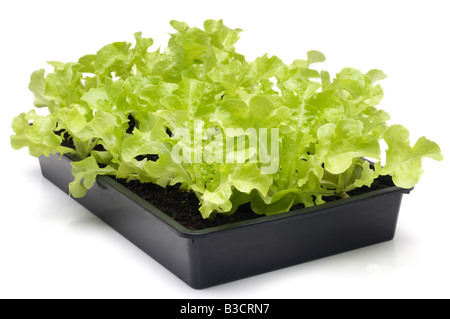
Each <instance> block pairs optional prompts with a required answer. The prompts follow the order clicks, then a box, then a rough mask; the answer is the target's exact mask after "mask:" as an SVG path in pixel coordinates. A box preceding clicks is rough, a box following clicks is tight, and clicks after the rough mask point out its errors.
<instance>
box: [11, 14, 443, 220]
mask: <svg viewBox="0 0 450 319" xmlns="http://www.w3.org/2000/svg"><path fill="white" fill-rule="evenodd" d="M171 25H172V27H173V28H174V29H175V30H176V32H175V33H173V34H171V37H170V40H169V43H168V45H167V47H166V48H165V50H164V51H161V50H159V49H157V50H154V51H152V50H149V48H150V47H151V46H152V45H153V40H152V39H149V38H143V37H142V34H141V33H136V34H135V39H136V44H135V46H134V47H132V45H131V44H130V43H127V42H116V43H112V44H109V45H106V46H105V47H103V48H102V49H100V50H99V51H98V52H97V53H96V54H91V55H86V56H83V57H82V58H80V59H79V61H78V62H76V63H61V62H50V65H51V66H53V68H54V71H53V72H51V73H49V74H47V75H46V74H45V71H44V70H39V71H36V72H34V73H33V74H32V76H31V83H30V86H29V88H30V90H31V91H32V92H33V93H34V95H35V100H34V105H35V106H36V107H37V108H45V109H47V110H48V115H46V116H42V115H38V114H37V113H36V112H35V111H34V110H32V111H30V112H29V113H27V114H21V115H19V116H18V117H16V118H15V119H14V121H13V125H12V127H13V130H14V133H15V135H13V136H11V144H12V147H13V148H14V149H20V148H23V147H28V148H29V151H30V154H31V155H32V156H35V157H39V156H41V155H43V156H49V155H50V154H61V155H64V154H71V155H72V156H74V157H75V158H77V161H74V162H73V163H72V167H73V175H74V181H73V182H72V183H71V184H70V192H71V195H72V196H74V197H83V196H84V195H85V194H86V192H87V191H88V190H89V189H90V188H91V187H92V186H93V185H94V183H95V180H96V177H97V176H98V175H111V176H114V177H116V178H120V179H126V180H128V181H133V180H137V181H140V182H142V183H156V184H158V185H160V186H163V187H165V186H167V185H176V184H180V187H182V188H184V189H185V190H187V191H192V192H194V193H195V194H196V195H197V197H198V198H199V201H200V205H201V206H200V208H199V211H200V213H201V214H202V216H203V217H204V218H208V217H209V216H211V215H212V214H217V213H226V214H231V213H233V212H235V211H236V209H237V208H238V207H239V206H240V205H243V204H246V203H250V205H251V208H252V209H253V211H254V212H255V213H257V214H277V213H282V212H286V211H289V210H290V208H291V207H292V206H293V205H296V204H304V205H305V206H313V205H319V204H322V203H324V200H323V197H324V196H341V197H348V192H349V191H351V190H354V189H356V188H359V187H363V186H371V185H372V183H373V181H374V180H375V179H376V178H377V177H379V176H380V175H391V176H392V178H393V181H394V183H395V184H396V185H397V186H399V187H403V188H411V187H413V186H414V185H415V184H416V183H417V182H418V181H419V179H420V176H421V175H422V173H423V170H422V159H423V158H425V157H428V158H432V159H435V160H442V159H443V156H442V154H441V151H440V148H439V146H438V145H437V144H436V143H434V142H432V141H430V140H428V139H426V138H425V137H422V138H420V139H419V140H418V141H417V142H416V143H415V144H414V145H413V146H411V144H410V141H409V132H408V130H407V129H406V128H404V127H403V126H401V125H392V126H388V124H387V123H386V121H388V120H389V115H388V114H387V113H386V112H385V111H383V110H381V109H378V108H377V105H378V104H379V103H380V101H381V100H382V98H383V90H382V88H381V86H380V85H379V84H377V83H378V81H379V80H382V79H384V78H385V77H386V75H385V74H384V73H383V72H382V71H380V70H370V71H369V72H367V73H363V72H361V71H359V70H357V69H354V68H344V69H343V70H342V71H341V72H339V73H338V74H336V76H335V78H334V79H331V77H330V74H329V73H328V72H326V71H320V72H319V71H317V70H316V69H314V68H312V67H311V66H312V65H313V64H316V63H319V62H323V61H324V60H325V56H324V55H323V54H322V53H320V52H318V51H309V52H308V53H307V56H306V59H299V60H295V61H293V62H292V63H291V64H285V63H284V62H283V61H282V60H280V59H279V58H278V57H276V56H272V57H269V56H268V55H263V56H261V57H258V58H257V59H255V60H254V61H247V60H246V58H245V57H244V55H242V54H239V53H237V52H236V50H235V44H236V42H237V41H238V39H239V33H240V32H241V30H240V29H231V28H229V27H227V26H225V25H224V24H223V22H222V20H219V21H215V20H207V21H206V22H205V23H204V28H203V29H200V28H191V27H189V26H188V25H187V24H186V23H183V22H178V21H172V22H171ZM382 141H384V142H385V143H386V144H387V147H388V149H387V150H386V161H385V162H383V163H382V162H381V152H382V151H383V150H382V149H381V146H380V145H382V144H380V142H382ZM64 145H65V146H64ZM362 158H368V159H371V160H372V161H373V162H374V163H375V165H373V166H371V165H370V164H369V162H367V161H365V160H363V159H362Z"/></svg>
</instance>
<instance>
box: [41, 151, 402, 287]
mask: <svg viewBox="0 0 450 319" xmlns="http://www.w3.org/2000/svg"><path fill="white" fill-rule="evenodd" d="M39 161H40V164H41V168H42V173H43V175H44V176H45V177H46V178H47V179H48V180H50V181H51V182H52V183H54V184H55V185H56V186H58V187H59V188H60V189H62V190H63V191H65V192H66V193H68V184H69V183H70V182H71V181H72V180H73V176H72V174H71V165H70V161H71V160H70V159H69V158H68V157H65V156H64V157H62V158H61V159H60V157H59V156H56V155H52V156H50V157H49V158H47V157H41V158H40V159H39ZM404 193H409V190H405V189H401V188H398V187H391V188H387V189H383V190H379V191H374V192H372V193H370V194H364V195H359V196H355V197H352V198H350V199H346V200H341V201H335V202H332V203H328V204H325V205H321V206H318V207H312V208H307V209H301V210H297V211H295V212H290V213H285V214H279V215H274V216H263V217H260V218H257V219H254V220H251V221H245V222H239V223H235V224H230V225H226V226H219V227H214V228H208V229H206V230H198V231H193V230H188V229H186V228H185V227H183V226H181V225H180V224H178V223H177V222H175V221H174V220H173V219H171V218H170V217H168V216H167V215H165V214H164V213H162V212H161V211H160V210H159V209H157V208H155V207H154V206H152V205H150V204H149V203H148V202H146V201H144V200H143V199H141V198H140V197H138V196H137V195H135V194H133V193H132V192H130V191H129V190H128V189H126V188H125V187H124V186H122V185H121V184H119V183H117V182H116V181H115V180H114V179H112V178H110V177H107V176H100V177H99V178H98V180H97V184H96V185H95V186H94V188H93V189H91V190H90V191H89V192H88V195H87V196H86V197H84V198H81V199H76V200H77V201H78V202H79V203H81V204H82V205H83V206H85V207H86V208H87V209H89V210H90V211H91V212H92V213H94V214H95V215H97V216H98V217H99V218H100V219H102V220H103V221H104V222H105V223H107V224H108V225H110V226H111V227H112V228H114V229H115V230H116V231H118V232H119V233H120V234H122V235H123V236H124V237H126V238H127V239H128V240H130V241H131V242H132V243H134V244H135V245H136V246H138V247H139V248H140V249H142V250H143V251H145V252H146V253H147V254H149V255H150V256H152V257H153V258H154V259H155V260H156V261H158V262H159V263H161V264H162V265H163V266H165V267H166V268H167V269H168V270H170V271H171V272H172V273H174V274H175V275H176V276H178V277H179V278H180V279H182V280H183V281H184V282H186V283H187V284H188V285H190V286H191V287H193V288H196V289H203V288H206V287H210V286H214V285H218V284H221V283H226V282H229V281H233V280H237V279H241V278H245V277H249V276H253V275H257V274H261V273H264V272H268V271H272V270H276V269H280V268H284V267H288V266H291V265H295V264H299V263H304V262H308V261H312V260H315V259H319V258H323V257H327V256H331V255H335V254H339V253H342V252H346V251H350V250H354V249H358V248H362V247H365V246H369V245H374V244H378V243H381V242H385V241H389V240H392V239H393V238H394V235H395V230H396V225H397V218H398V213H399V210H400V204H401V200H402V196H403V194H404Z"/></svg>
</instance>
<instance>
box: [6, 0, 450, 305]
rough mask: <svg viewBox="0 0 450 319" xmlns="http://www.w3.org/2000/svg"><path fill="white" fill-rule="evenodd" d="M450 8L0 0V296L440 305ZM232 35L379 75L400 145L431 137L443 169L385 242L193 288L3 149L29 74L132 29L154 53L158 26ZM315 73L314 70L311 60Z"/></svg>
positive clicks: (258, 49) (446, 283)
mask: <svg viewBox="0 0 450 319" xmlns="http://www.w3.org/2000/svg"><path fill="white" fill-rule="evenodd" d="M449 14H450V4H449V2H448V1H432V0H428V1H411V0H410V1H398V0H395V1H392V0H389V1H380V0H378V1H299V0H297V1H283V0H277V1H262V0H259V1H244V0H238V1H234V0H228V1H195V0H191V1H170V0H165V1H132V0H127V1H123V0H122V1H93V0H90V1H84V0H83V1H82V0H77V1H42V0H41V1H20V0H18V1H2V2H1V4H0V41H1V49H0V72H1V73H0V81H1V82H0V90H1V95H0V102H1V105H0V107H1V115H0V121H1V125H0V128H1V134H0V142H1V148H0V150H1V157H0V160H1V164H0V169H1V177H2V180H1V183H0V185H1V186H0V188H1V192H0V194H1V195H0V196H1V197H0V198H1V206H0V207H1V208H0V211H1V212H0V297H2V298H15V297H20V298H22V297H32V298H68V297H71V298H72V297H75V298H183V297H184V298H197V297H198V298H355V297H356V298H366V297H367V298H391V297H392V298H394V297H395V298H408V297H422V298H428V297H430V298H431V297H445V298H448V297H450V288H449V287H450V273H449V271H450V255H449V253H450V249H449V244H450V230H449V226H450V209H449V207H448V198H449V190H448V189H447V188H448V186H449V182H448V181H449V180H450V176H449V173H448V169H447V168H448V167H447V162H448V158H449V157H450V153H449V150H450V148H449V128H450V124H449V109H450V100H449V95H450V79H449V74H450V62H449V61H450V45H449V43H450V41H449V34H450V22H449V21H450V19H449ZM208 18H216V19H218V18H223V19H224V21H225V23H226V24H227V25H229V26H230V27H235V28H238V27H239V28H242V29H244V30H245V32H244V33H243V34H242V37H241V40H240V42H239V44H238V51H239V52H241V53H244V54H245V55H246V56H248V58H249V59H254V58H255V57H257V56H259V55H262V54H264V53H266V52H268V53H269V54H270V55H278V56H279V57H281V58H282V59H283V60H284V61H285V62H290V61H292V60H293V59H295V58H304V57H305V55H306V51H308V50H312V49H316V50H320V51H322V52H323V53H325V55H326V56H327V62H326V63H325V64H323V66H322V67H323V68H324V69H328V70H330V71H331V72H333V74H334V73H335V72H337V71H339V70H340V69H341V68H343V67H346V66H352V67H356V68H359V69H361V70H363V71H368V70H370V69H371V68H379V69H382V70H383V71H384V72H385V73H386V74H388V76H389V77H388V79H386V80H384V81H383V87H384V90H385V99H384V101H383V102H382V104H381V107H382V108H383V109H385V110H386V111H388V112H389V113H390V114H391V115H392V120H391V122H390V123H402V124H404V125H405V126H407V127H408V128H409V129H410V130H411V135H412V140H413V141H415V140H416V139H417V138H418V137H419V136H421V135H426V136H427V137H428V138H430V139H432V140H435V141H437V142H439V144H440V145H441V147H442V150H443V153H444V155H446V156H447V158H446V160H445V161H444V162H440V163H438V162H434V161H431V160H426V161H425V162H424V167H425V175H424V176H423V178H422V180H421V182H420V183H419V185H418V186H417V187H416V189H415V190H414V191H413V192H412V194H411V195H409V196H405V198H404V204H403V206H402V209H401V216H400V220H399V225H398V232H397V237H396V239H395V240H394V241H393V242H390V243H385V244H381V245H377V246H374V247H369V248H366V249H363V250H359V251H354V252H350V253H346V254H342V255H340V256H335V257H331V258H327V259H324V260H319V261H315V262H311V263H308V264H304V265H298V266H294V267H290V268H287V269H283V270H279V271H275V272H272V273H268V274H264V275H259V276H256V277H252V278H248V279H244V280H240V281H237V282H233V283H229V284H225V285H221V286H217V287H213V288H210V289H206V290H202V291H196V290H193V289H191V288H189V287H188V286H187V285H185V284H184V283H183V282H181V281H180V280H179V279H178V278H176V277H175V276H174V275H172V274H171V273H170V272H168V271H166V270H165V269H164V268H163V267H162V266H160V265H159V264H158V263H156V262H155V261H154V260H153V259H151V258H150V257H148V256H147V255H145V254H144V253H143V252H141V251H140V250H138V249H137V248H135V247H134V246H133V245H132V244H130V243H129V242H128V241H127V240H125V239H124V238H122V237H121V236H120V235H118V234H117V233H115V232H114V231H113V230H111V229H110V228H108V227H107V226H105V225H104V224H103V223H102V222H101V221H99V220H98V219H97V218H95V217H93V215H91V214H90V213H89V212H88V211H87V210H86V209H84V208H83V207H81V206H79V205H78V204H76V203H75V202H74V201H73V200H72V199H70V198H69V197H68V196H66V195H65V194H64V193H62V192H61V191H59V190H58V189H56V187H54V186H53V185H52V184H50V183H49V182H48V181H46V180H45V179H44V178H43V177H42V176H41V174H40V170H39V166H38V162H37V160H36V159H34V158H31V157H29V156H28V155H27V151H25V150H22V151H19V152H14V151H12V150H11V148H10V146H9V135H10V134H11V133H12V132H11V129H10V123H11V120H12V118H13V117H14V116H16V115H18V114H19V113H21V112H25V111H27V110H29V109H30V108H31V107H32V101H33V97H32V94H31V93H29V92H28V90H27V86H28V81H29V76H30V74H31V72H32V71H34V70H36V69H40V68H43V67H45V62H46V61H49V60H59V61H64V62H69V61H76V60H77V59H78V58H79V57H80V56H82V55H84V54H87V53H95V52H96V51H97V50H98V49H99V48H100V47H101V46H103V45H105V44H108V43H110V42H114V41H124V40H127V41H133V33H134V32H136V31H143V33H144V36H150V37H153V38H154V39H155V45H154V47H157V46H162V47H164V45H165V43H166V41H167V39H168V32H171V31H172V30H171V27H170V26H169V21H170V20H171V19H178V20H182V21H186V22H188V23H189V25H191V26H202V22H203V20H205V19H208ZM318 67H320V66H318Z"/></svg>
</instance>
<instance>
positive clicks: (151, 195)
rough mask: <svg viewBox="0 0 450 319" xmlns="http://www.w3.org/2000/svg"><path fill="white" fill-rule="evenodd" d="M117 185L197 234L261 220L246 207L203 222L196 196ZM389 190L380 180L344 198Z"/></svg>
mask: <svg viewBox="0 0 450 319" xmlns="http://www.w3.org/2000/svg"><path fill="white" fill-rule="evenodd" d="M118 182H119V183H121V184H122V185H124V186H125V187H127V188H128V189H129V190H130V191H132V192H133V193H135V194H136V195H138V196H140V197H142V198H143V199H145V200H146V201H147V202H149V203H150V204H152V205H153V206H155V207H157V208H159V209H160V210H161V211H162V212H164V213H165V214H166V215H168V216H169V217H171V218H173V219H174V220H175V221H177V222H178V223H179V224H181V225H183V226H184V227H186V228H188V229H192V230H200V229H205V228H210V227H214V226H220V225H226V224H230V223H234V222H239V221H245V220H250V219H254V218H258V217H261V215H257V214H255V213H254V212H253V211H252V210H251V208H250V205H249V204H245V205H242V206H241V207H239V209H238V210H237V211H236V212H235V213H234V214H233V215H229V216H228V215H225V214H216V215H215V216H213V218H210V219H203V218H202V216H201V214H200V212H199V211H198V209H199V207H200V204H199V200H198V198H197V196H195V194H194V193H193V192H187V191H185V190H183V189H181V188H180V187H179V185H175V186H167V187H166V188H163V187H161V186H158V185H155V184H142V183H140V182H138V181H132V182H130V183H127V182H126V181H125V180H118ZM392 186H393V184H392V181H391V180H390V179H389V178H386V177H381V178H378V179H377V180H375V181H374V183H373V184H372V187H370V188H369V187H362V188H359V189H356V190H354V191H351V192H349V193H348V194H349V196H350V197H352V196H356V195H360V194H364V193H368V192H371V191H375V190H379V189H383V188H388V187H392ZM323 199H324V200H325V201H326V202H332V201H336V200H345V199H342V198H340V197H336V196H335V197H324V198H323ZM303 207H304V206H303V205H296V206H294V207H292V209H291V210H296V209H300V208H303Z"/></svg>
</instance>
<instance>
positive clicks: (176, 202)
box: [55, 120, 394, 230]
mask: <svg viewBox="0 0 450 319" xmlns="http://www.w3.org/2000/svg"><path fill="white" fill-rule="evenodd" d="M135 125H136V123H135V122H134V120H133V121H131V120H130V128H129V131H130V133H131V132H132V130H133V129H134V127H135ZM55 133H56V134H58V135H62V133H63V131H59V132H55ZM167 134H170V132H168V133H167ZM62 146H66V147H70V148H75V147H74V145H73V141H72V139H71V138H70V137H67V136H65V138H64V139H63V143H62ZM95 149H96V150H98V151H103V150H104V148H103V147H102V146H101V145H97V147H96V148H95ZM144 158H147V159H148V160H151V161H157V160H158V156H157V155H147V156H141V157H140V158H137V159H138V160H142V159H144ZM117 181H118V182H119V183H121V184H122V185H124V186H125V187H127V188H128V189H129V190H130V191H132V192H133V193H135V194H136V195H138V196H140V197H142V198H143V199H144V200H146V201H147V202H149V203H150V204H152V205H153V206H155V207H157V208H159V209H160V210H161V211H162V212H164V213H165V214H166V215H168V216H169V217H171V218H173V219H174V220H175V221H177V222H178V223H179V224H181V225H183V226H184V227H186V228H188V229H192V230H200V229H205V228H211V227H215V226H221V225H226V224H231V223H234V222H239V221H245V220H251V219H254V218H258V217H261V215H257V214H255V213H254V212H253V211H252V210H251V208H250V205H249V204H245V205H242V206H240V207H239V208H238V210H237V211H236V212H235V213H234V214H232V215H226V214H215V215H214V216H212V217H211V218H209V219H203V217H202V215H201V214H200V212H199V211H198V209H199V207H200V203H199V200H198V198H197V196H195V194H194V193H193V192H187V191H185V190H183V189H181V188H180V187H179V185H175V186H167V187H166V188H163V187H161V186H159V185H156V184H151V183H148V184H142V183H140V182H138V181H132V182H130V183H127V182H126V181H125V180H117ZM392 186H394V184H393V182H392V179H391V178H390V177H386V176H383V177H379V178H378V179H376V180H375V181H374V183H373V184H372V186H371V187H370V188H369V187H362V188H359V189H355V190H353V191H351V192H349V193H348V195H349V196H350V197H352V196H356V195H361V194H364V193H368V192H371V191H375V190H379V189H383V188H388V187H392ZM323 199H324V200H325V201H326V202H332V201H336V200H344V199H342V198H340V197H337V196H333V197H323ZM303 207H304V206H303V205H302V204H300V205H296V206H294V207H292V209H291V211H292V210H296V209H300V208H303Z"/></svg>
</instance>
